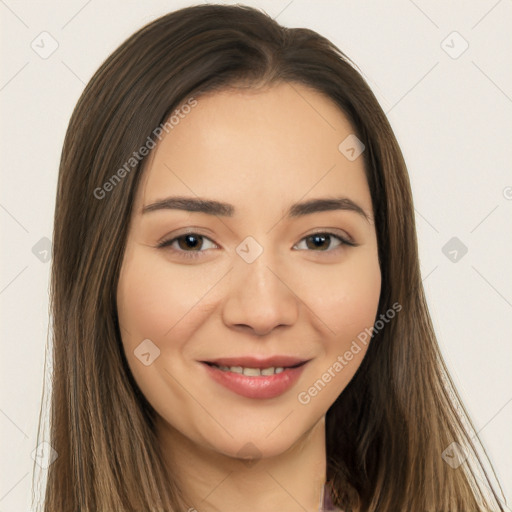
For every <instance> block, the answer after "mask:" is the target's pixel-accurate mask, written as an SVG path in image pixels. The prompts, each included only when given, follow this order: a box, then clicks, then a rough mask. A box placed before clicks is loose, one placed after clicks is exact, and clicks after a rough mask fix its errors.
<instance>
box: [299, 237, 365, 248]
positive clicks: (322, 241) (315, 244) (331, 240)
mask: <svg viewBox="0 0 512 512" xmlns="http://www.w3.org/2000/svg"><path fill="white" fill-rule="evenodd" d="M303 241H305V248H306V249H310V250H313V251H316V252H329V251H332V250H334V249H336V248H337V247H340V246H342V245H352V246H353V245H355V244H354V243H352V242H350V241H348V240H345V239H344V238H342V237H341V236H339V235H335V234H334V233H313V234H312V235H308V236H306V237H304V238H303V239H302V240H301V241H300V242H299V244H297V247H298V246H299V245H300V244H301V243H302V242H303ZM298 248H299V249H303V247H302V248H300V247H298Z"/></svg>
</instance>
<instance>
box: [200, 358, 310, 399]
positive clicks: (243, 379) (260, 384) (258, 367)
mask: <svg viewBox="0 0 512 512" xmlns="http://www.w3.org/2000/svg"><path fill="white" fill-rule="evenodd" d="M308 362H309V360H304V359H298V358H296V357H288V356H275V357H270V358H265V359H261V358H255V357H239V358H222V359H216V360H212V361H201V363H202V365H203V367H204V368H205V369H206V372H207V374H208V375H209V376H210V377H211V378H212V379H213V380H214V381H215V382H216V383H217V384H220V385H222V386H223V387H224V388H227V389H228V390H230V391H232V392H234V393H236V394H238V395H240V396H243V397H246V398H259V399H265V398H275V397H278V396H280V395H282V394H283V393H285V392H286V391H288V390H289V389H290V388H291V387H292V386H293V385H294V384H295V383H296V382H297V380H298V379H299V377H300V375H301V373H302V371H303V370H304V367H305V366H306V364H307V363H308Z"/></svg>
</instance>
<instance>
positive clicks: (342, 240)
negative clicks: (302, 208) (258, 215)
mask: <svg viewBox="0 0 512 512" xmlns="http://www.w3.org/2000/svg"><path fill="white" fill-rule="evenodd" d="M190 235H194V236H196V237H199V238H203V239H206V240H209V241H210V242H212V243H214V244H215V242H213V240H211V239H210V238H208V237H207V236H204V235H201V234H199V233H195V232H192V231H191V232H190V233H183V234H182V235H179V236H177V237H174V238H170V239H169V240H163V241H162V242H160V243H159V244H158V245H157V248H158V249H166V248H170V246H171V245H172V244H173V243H174V242H176V241H177V240H179V239H180V238H183V237H186V236H190ZM315 235H327V236H329V237H332V238H337V239H338V240H339V241H340V244H339V245H337V246H336V247H335V248H334V249H329V250H324V251H322V250H320V251H309V252H320V253H322V252H333V251H334V250H336V249H337V248H340V247H342V246H343V245H348V246H350V247H356V246H357V245H358V244H356V243H354V242H351V241H349V240H347V239H346V238H344V237H342V236H340V235H336V234H334V233H331V232H329V231H317V232H315V233H311V234H309V235H307V236H305V237H304V238H301V240H300V241H299V243H300V242H302V241H303V240H306V239H307V238H309V237H312V236H315ZM215 245H216V244H215ZM297 245H298V244H297ZM300 250H304V249H300ZM171 251H172V252H174V253H178V254H180V256H183V257H184V258H190V259H194V258H200V257H201V253H203V252H206V251H201V250H199V251H194V250H192V251H184V250H181V249H171Z"/></svg>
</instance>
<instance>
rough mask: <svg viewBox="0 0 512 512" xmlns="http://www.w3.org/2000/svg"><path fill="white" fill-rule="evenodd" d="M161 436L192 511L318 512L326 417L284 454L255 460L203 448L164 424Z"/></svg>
mask: <svg viewBox="0 0 512 512" xmlns="http://www.w3.org/2000/svg"><path fill="white" fill-rule="evenodd" d="M157 432H158V437H159V440H160V444H161V446H162V449H163V454H164V459H165V461H166V464H167V465H168V467H169V468H170V469H171V474H173V475H174V478H176V479H177V481H178V483H179V486H180V489H181V492H182V495H183V497H184V498H185V501H186V504H187V506H188V507H189V508H188V510H189V511H190V512H194V509H195V510H197V511H201V512H221V511H222V512H231V511H236V512H282V511H283V510H286V511H287V512H295V511H297V512H304V511H307V512H318V510H319V506H320V502H321V497H322V490H323V486H324V483H325V478H326V453H325V417H322V418H321V419H320V421H319V422H318V423H316V424H315V425H314V426H313V427H312V428H311V429H310V430H309V431H308V432H306V433H305V434H304V435H303V436H302V437H301V438H300V439H299V440H298V441H297V442H296V443H294V444H293V445H292V446H291V447H290V448H288V449H287V450H286V451H284V452H283V453H281V454H279V455H275V456H272V457H267V458H265V457H263V458H259V459H254V460H252V461H251V460H241V459H236V458H233V457H228V456H226V455H224V454H222V453H219V452H216V451H213V450H212V449H210V448H207V447H203V446H199V445H197V444H195V443H194V442H192V441H191V440H190V439H189V438H187V437H186V436H183V435H182V434H181V433H180V432H178V431H177V430H176V429H174V428H173V427H171V426H170V425H169V424H168V423H165V422H164V421H163V420H160V421H159V422H158V423H157ZM186 510H187V509H186Z"/></svg>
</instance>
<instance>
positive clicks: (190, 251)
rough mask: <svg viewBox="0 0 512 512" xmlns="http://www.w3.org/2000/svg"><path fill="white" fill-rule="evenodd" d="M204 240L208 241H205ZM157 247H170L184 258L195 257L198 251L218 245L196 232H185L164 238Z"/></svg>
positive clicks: (214, 247)
mask: <svg viewBox="0 0 512 512" xmlns="http://www.w3.org/2000/svg"><path fill="white" fill-rule="evenodd" d="M205 241H208V242H206V243H205ZM208 243H210V246H208ZM205 245H206V247H205ZM157 247H158V248H159V249H162V248H165V247H170V248H171V249H172V251H173V252H177V253H180V255H183V256H184V257H186V258H197V257H198V256H199V255H200V254H199V253H201V252H204V251H205V249H216V248H217V247H218V246H217V245H216V244H215V243H214V242H212V241H211V240H210V239H209V238H208V237H206V236H203V235H199V234H198V233H185V234H184V235H180V236H177V237H175V238H171V239H170V240H164V241H162V242H160V243H159V244H158V246H157Z"/></svg>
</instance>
